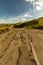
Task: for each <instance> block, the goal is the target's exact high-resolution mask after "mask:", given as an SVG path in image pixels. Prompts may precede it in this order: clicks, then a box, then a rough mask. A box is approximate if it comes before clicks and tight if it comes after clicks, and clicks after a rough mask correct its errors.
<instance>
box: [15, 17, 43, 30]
mask: <svg viewBox="0 0 43 65" xmlns="http://www.w3.org/2000/svg"><path fill="white" fill-rule="evenodd" d="M14 27H15V28H23V27H27V28H34V29H43V17H41V18H38V19H34V20H32V21H26V22H24V23H18V24H15V25H14Z"/></svg>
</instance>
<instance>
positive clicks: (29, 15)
mask: <svg viewBox="0 0 43 65" xmlns="http://www.w3.org/2000/svg"><path fill="white" fill-rule="evenodd" d="M23 17H33V16H32V15H31V14H29V13H25V14H24V16H23Z"/></svg>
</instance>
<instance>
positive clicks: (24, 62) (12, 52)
mask: <svg viewBox="0 0 43 65" xmlns="http://www.w3.org/2000/svg"><path fill="white" fill-rule="evenodd" d="M6 37H7V38H5V39H4V41H2V42H3V44H4V47H5V49H4V50H3V51H2V52H1V55H0V65H37V64H36V62H35V59H34V56H33V53H32V47H31V45H30V41H31V38H30V36H29V35H28V34H27V33H26V31H25V30H15V31H13V32H12V33H11V34H10V33H9V34H8V36H6ZM5 43H6V44H5Z"/></svg>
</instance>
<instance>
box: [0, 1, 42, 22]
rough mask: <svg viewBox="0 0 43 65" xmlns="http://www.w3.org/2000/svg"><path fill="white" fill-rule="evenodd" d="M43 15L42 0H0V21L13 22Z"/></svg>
mask: <svg viewBox="0 0 43 65" xmlns="http://www.w3.org/2000/svg"><path fill="white" fill-rule="evenodd" d="M42 16H43V0H0V23H15V22H20V21H22V22H23V21H26V20H31V19H34V18H38V17H42Z"/></svg>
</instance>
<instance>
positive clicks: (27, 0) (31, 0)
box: [25, 0, 35, 2]
mask: <svg viewBox="0 0 43 65" xmlns="http://www.w3.org/2000/svg"><path fill="white" fill-rule="evenodd" d="M25 1H26V2H29V1H30V2H33V1H35V0H25Z"/></svg>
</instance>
